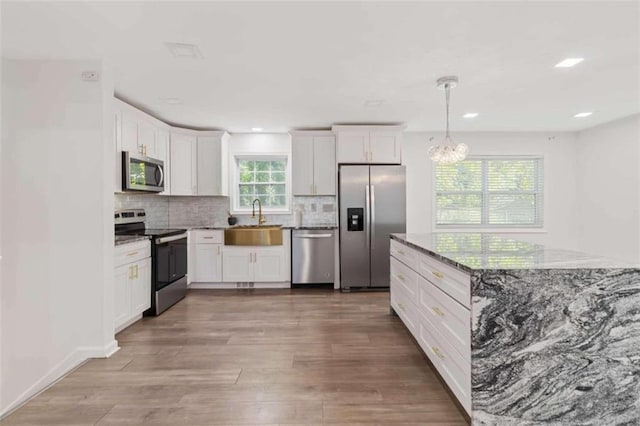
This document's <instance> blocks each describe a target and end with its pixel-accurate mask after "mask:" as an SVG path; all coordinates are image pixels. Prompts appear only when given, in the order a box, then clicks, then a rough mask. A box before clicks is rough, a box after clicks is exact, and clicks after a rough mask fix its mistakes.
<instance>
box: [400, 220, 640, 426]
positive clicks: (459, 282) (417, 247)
mask: <svg viewBox="0 0 640 426" xmlns="http://www.w3.org/2000/svg"><path fill="white" fill-rule="evenodd" d="M391 239H392V240H391V308H392V310H393V311H394V312H395V313H397V314H398V315H399V316H400V318H401V319H402V321H403V322H404V323H405V325H406V326H407V328H408V329H409V331H410V332H411V333H412V334H413V336H414V337H415V339H416V341H417V342H418V344H419V345H420V346H421V348H422V349H423V350H424V352H425V353H426V354H427V356H428V357H429V359H430V360H431V361H432V362H433V364H434V366H435V367H436V369H437V370H438V372H439V373H440V375H441V376H442V378H443V379H444V380H445V382H446V383H447V385H448V386H449V388H450V389H451V391H452V393H453V394H454V395H455V396H456V398H457V399H458V401H459V402H460V404H461V405H462V406H463V408H464V409H465V410H466V411H467V413H468V414H469V416H470V418H471V419H472V424H473V425H504V426H507V425H508V426H513V425H517V426H524V425H538V424H545V425H594V426H595V425H640V268H638V266H637V265H630V264H626V263H624V262H620V261H616V260H611V259H605V258H601V257H595V256H589V255H586V254H583V253H577V252H573V251H568V250H556V249H550V248H545V247H543V246H539V245H534V244H530V243H526V242H522V241H518V240H514V239H510V238H503V237H500V236H496V235H495V234H482V233H438V234H393V235H392V236H391Z"/></svg>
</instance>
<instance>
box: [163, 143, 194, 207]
mask: <svg viewBox="0 0 640 426" xmlns="http://www.w3.org/2000/svg"><path fill="white" fill-rule="evenodd" d="M169 145H170V147H171V149H170V161H171V170H170V175H171V195H196V194H197V192H198V188H197V178H198V177H197V166H198V165H197V155H196V154H197V138H196V136H193V135H191V134H185V133H182V132H173V131H172V132H171V141H170V144H169Z"/></svg>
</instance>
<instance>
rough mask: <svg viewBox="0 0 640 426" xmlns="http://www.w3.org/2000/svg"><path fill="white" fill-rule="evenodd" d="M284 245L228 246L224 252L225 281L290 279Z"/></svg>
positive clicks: (223, 269)
mask: <svg viewBox="0 0 640 426" xmlns="http://www.w3.org/2000/svg"><path fill="white" fill-rule="evenodd" d="M287 264H288V262H287V253H286V251H285V249H284V246H278V247H276V248H273V247H236V246H226V247H225V248H224V250H223V252H222V281H223V282H283V281H288V280H289V274H288V273H287Z"/></svg>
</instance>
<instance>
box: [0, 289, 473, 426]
mask: <svg viewBox="0 0 640 426" xmlns="http://www.w3.org/2000/svg"><path fill="white" fill-rule="evenodd" d="M117 339H118V342H119V344H120V346H121V349H120V350H119V351H118V352H117V353H116V354H114V355H113V356H112V357H111V358H109V359H95V360H90V361H89V362H87V363H86V364H84V365H82V366H81V367H80V368H78V369H76V370H75V371H73V372H72V373H71V374H69V375H68V376H67V377H65V378H64V379H63V380H61V381H60V382H58V383H57V384H56V385H54V386H53V387H51V388H50V389H48V390H46V391H45V392H43V393H42V394H41V395H39V396H38V397H36V398H35V399H33V400H32V401H30V402H29V403H28V404H26V405H25V406H23V407H22V408H20V409H19V410H17V411H16V412H15V413H13V414H12V415H11V416H9V417H8V418H6V419H5V420H4V421H2V422H0V423H1V424H2V425H5V424H6V425H27V424H30V425H54V424H64V425H93V424H97V425H117V424H129V425H142V424H153V425H219V424H256V425H258V424H260V425H265V424H271V425H276V424H280V425H284V424H287V425H289V424H344V425H346V424H350V425H355V424H367V425H372V424H377V425H393V424H397V425H400V424H402V425H411V424H415V425H434V426H435V425H437V426H464V425H467V422H466V421H465V419H464V417H463V416H462V415H461V414H460V411H459V410H458V408H457V407H456V405H455V404H454V403H453V402H452V401H451V398H450V396H449V394H448V393H447V392H446V391H445V389H444V388H443V386H442V385H441V383H440V381H439V380H438V378H437V377H436V375H435V373H434V371H433V370H432V367H431V366H430V364H429V363H428V361H427V360H426V358H425V357H424V356H423V354H422V353H421V352H420V350H419V349H418V348H417V346H416V345H415V343H414V342H413V340H412V339H411V337H410V336H409V333H408V332H407V331H406V330H405V328H404V326H403V325H402V323H401V321H400V320H399V319H398V318H397V317H393V316H391V315H389V294H388V293H350V294H341V293H339V292H334V291H331V290H315V289H300V290H238V291H231V290H229V291H226V290H194V291H191V292H189V294H188V296H187V298H186V299H185V300H183V301H182V302H180V303H179V304H177V305H176V306H174V307H172V308H171V309H170V310H168V311H167V312H165V313H164V314H163V315H161V316H160V317H157V318H145V319H144V320H142V321H140V322H138V323H136V324H134V325H133V326H131V327H129V328H128V329H126V330H125V331H123V332H122V333H120V334H118V336H117Z"/></svg>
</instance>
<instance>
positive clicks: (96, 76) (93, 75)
mask: <svg viewBox="0 0 640 426" xmlns="http://www.w3.org/2000/svg"><path fill="white" fill-rule="evenodd" d="M82 80H84V81H100V73H98V71H83V72H82Z"/></svg>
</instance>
